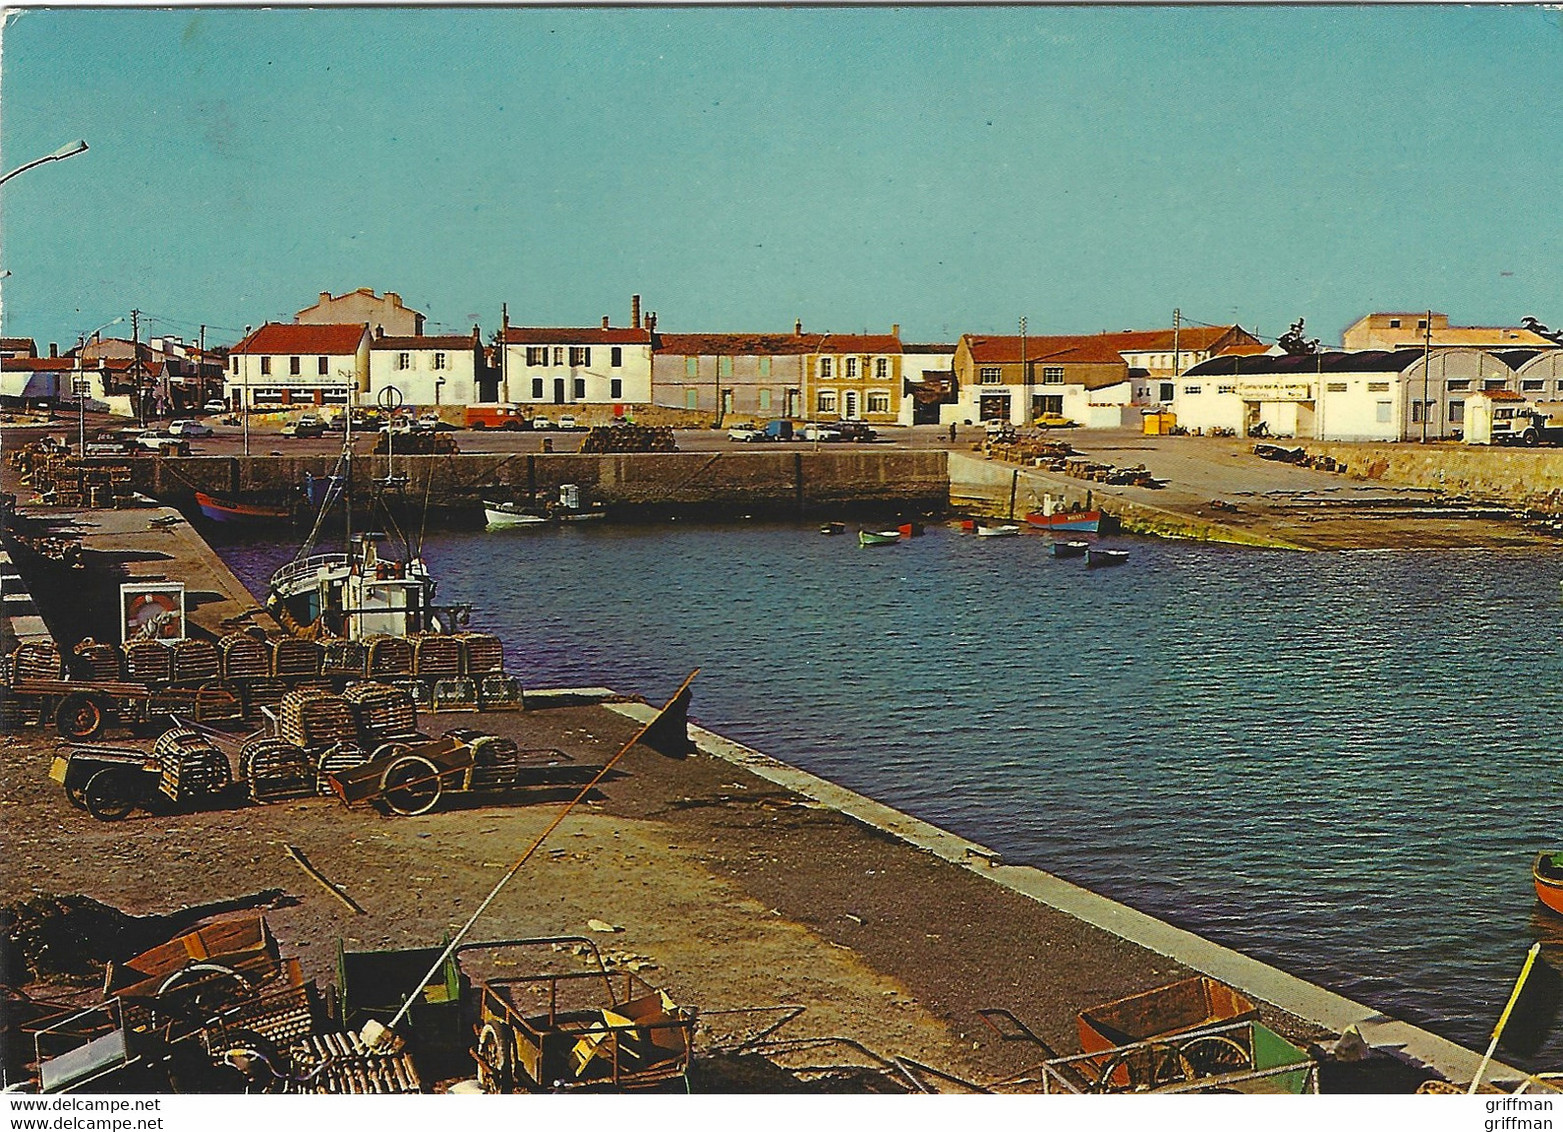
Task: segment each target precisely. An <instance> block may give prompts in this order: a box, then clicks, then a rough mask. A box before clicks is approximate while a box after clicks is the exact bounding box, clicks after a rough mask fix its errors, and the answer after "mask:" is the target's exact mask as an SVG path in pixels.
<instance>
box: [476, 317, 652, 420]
mask: <svg viewBox="0 0 1563 1132" xmlns="http://www.w3.org/2000/svg"><path fill="white" fill-rule="evenodd" d="M501 342H502V349H501V351H500V359H501V360H500V367H501V369H500V400H501V401H509V402H513V403H515V404H518V405H527V406H534V407H535V406H539V405H601V406H618V407H622V406H626V405H649V404H650V403H651V350H652V343H651V331H650V330H648V329H646V328H644V327H639V326H635V327H613V326H609V325H608V320H607V319H606V318H604V319H603V320H602V325H601V326H599V327H584V328H580V327H558V326H544V327H526V326H509V325H507V326H506V327H505V328H504V330H503V331H502V332H501Z"/></svg>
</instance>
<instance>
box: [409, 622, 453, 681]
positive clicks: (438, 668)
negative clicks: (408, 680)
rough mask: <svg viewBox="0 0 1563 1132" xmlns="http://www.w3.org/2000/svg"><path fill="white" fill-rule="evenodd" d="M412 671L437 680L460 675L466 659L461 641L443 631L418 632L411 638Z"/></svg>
mask: <svg viewBox="0 0 1563 1132" xmlns="http://www.w3.org/2000/svg"><path fill="white" fill-rule="evenodd" d="M412 651H413V671H414V672H415V673H417V675H419V676H423V677H426V678H429V679H434V680H437V679H439V678H441V677H444V676H460V675H461V674H462V665H463V663H464V661H465V659H466V656H465V650H464V649H463V648H462V645H461V642H460V641H458V640H457V639H456V638H455V637H452V636H449V635H447V634H444V633H420V634H419V635H418V636H416V637H414V638H413V646H412Z"/></svg>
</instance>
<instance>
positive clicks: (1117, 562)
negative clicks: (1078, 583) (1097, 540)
mask: <svg viewBox="0 0 1563 1132" xmlns="http://www.w3.org/2000/svg"><path fill="white" fill-rule="evenodd" d="M1128 560H1129V552H1128V551H1127V550H1109V549H1107V548H1105V547H1099V546H1093V547H1089V548H1088V549H1087V550H1086V552H1085V564H1086V565H1087V566H1122V565H1123V564H1124V563H1125V562H1127V561H1128Z"/></svg>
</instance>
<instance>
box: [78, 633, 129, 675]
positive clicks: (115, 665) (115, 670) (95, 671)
mask: <svg viewBox="0 0 1563 1132" xmlns="http://www.w3.org/2000/svg"><path fill="white" fill-rule="evenodd" d="M71 652H72V653H73V654H74V656H73V657H72V659H71V670H72V671H73V672H74V673H75V674H76V675H77V676H79V677H80V678H81V679H83V680H118V679H119V650H118V649H116V648H115V647H114V646H113V645H105V644H99V643H98V642H97V641H94V640H93V639H92V638H91V637H88V638H87V639H86V640H84V641H82V642H81V643H80V644H78V645H77V646H76V647H75V648H74V649H72V650H71Z"/></svg>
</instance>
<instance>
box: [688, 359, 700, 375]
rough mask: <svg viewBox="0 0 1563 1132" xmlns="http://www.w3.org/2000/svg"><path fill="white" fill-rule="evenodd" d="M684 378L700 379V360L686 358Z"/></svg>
mask: <svg viewBox="0 0 1563 1132" xmlns="http://www.w3.org/2000/svg"><path fill="white" fill-rule="evenodd" d="M684 376H685V377H699V376H700V359H699V358H685V359H684Z"/></svg>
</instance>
